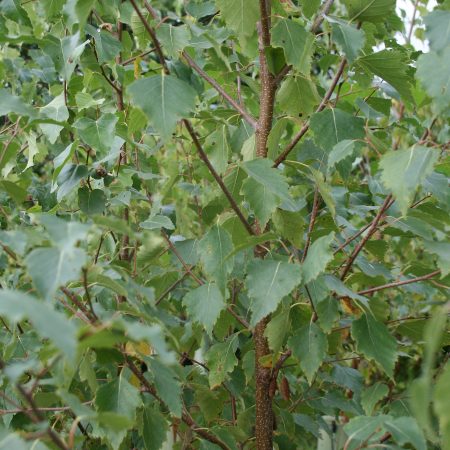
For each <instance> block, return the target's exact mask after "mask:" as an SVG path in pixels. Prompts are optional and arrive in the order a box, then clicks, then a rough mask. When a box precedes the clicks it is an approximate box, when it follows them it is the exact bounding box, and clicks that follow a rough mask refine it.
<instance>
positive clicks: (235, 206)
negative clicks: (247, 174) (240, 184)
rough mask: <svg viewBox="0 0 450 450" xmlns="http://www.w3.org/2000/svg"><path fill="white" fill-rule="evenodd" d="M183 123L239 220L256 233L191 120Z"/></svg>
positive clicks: (248, 229) (250, 231)
mask: <svg viewBox="0 0 450 450" xmlns="http://www.w3.org/2000/svg"><path fill="white" fill-rule="evenodd" d="M183 124H184V126H185V127H186V129H187V131H188V133H189V135H190V136H191V138H192V141H193V143H194V146H195V148H196V149H197V152H198V154H199V156H200V158H201V159H202V161H203V162H204V163H205V165H206V167H208V170H209V171H210V173H211V175H212V176H213V177H214V179H215V180H216V182H217V184H218V185H219V186H220V188H221V189H222V192H223V193H224V194H225V197H226V198H227V199H228V202H229V203H230V206H231V208H232V209H233V210H234V212H235V213H236V215H237V216H238V218H239V220H240V221H241V222H242V225H244V227H245V229H246V230H247V231H248V233H249V234H251V235H253V234H255V231H254V230H253V228H252V226H251V225H250V223H249V222H248V221H247V219H246V218H245V216H244V214H243V213H242V211H241V210H240V208H239V206H238V204H237V203H236V201H235V200H234V198H233V196H232V195H231V192H230V191H229V190H228V188H227V187H226V186H225V183H224V182H223V180H222V178H221V176H220V175H219V174H218V173H217V171H216V169H214V167H213V165H212V164H211V162H210V160H209V159H208V156H207V155H206V153H205V151H204V150H203V147H202V145H201V144H200V141H199V140H198V137H197V134H196V133H195V131H194V128H193V127H192V124H191V122H189V121H188V120H187V119H183Z"/></svg>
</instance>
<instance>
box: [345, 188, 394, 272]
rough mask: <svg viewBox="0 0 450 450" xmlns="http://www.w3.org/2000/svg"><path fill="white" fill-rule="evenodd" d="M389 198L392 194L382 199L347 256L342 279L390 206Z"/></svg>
mask: <svg viewBox="0 0 450 450" xmlns="http://www.w3.org/2000/svg"><path fill="white" fill-rule="evenodd" d="M391 200H392V195H388V196H387V197H386V199H385V200H384V203H383V204H382V205H381V208H380V209H379V211H378V213H377V215H376V216H375V219H374V220H373V221H372V223H371V224H370V227H369V229H368V231H367V234H366V235H365V236H364V237H363V238H362V239H361V241H360V242H359V244H358V245H357V246H356V247H355V249H354V250H353V252H352V254H351V255H350V257H349V258H348V260H347V263H346V265H345V267H344V270H343V271H342V274H341V280H343V279H344V278H345V276H346V275H347V273H348V271H349V270H350V269H351V267H352V265H353V263H354V261H355V259H356V257H357V256H358V255H359V252H360V251H361V250H362V249H363V247H364V246H365V245H366V242H367V241H368V240H369V239H370V237H371V236H372V234H373V233H374V232H375V230H376V229H377V226H378V223H379V222H380V220H381V218H382V217H383V214H384V213H385V212H386V210H387V209H388V208H389V207H390V206H391Z"/></svg>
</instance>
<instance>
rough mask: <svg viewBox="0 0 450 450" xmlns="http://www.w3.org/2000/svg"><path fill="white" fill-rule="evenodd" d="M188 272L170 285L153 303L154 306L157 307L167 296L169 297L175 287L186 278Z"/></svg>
mask: <svg viewBox="0 0 450 450" xmlns="http://www.w3.org/2000/svg"><path fill="white" fill-rule="evenodd" d="M188 275H189V274H188V272H184V274H183V276H182V277H181V278H179V279H178V280H177V281H175V283H172V284H171V285H170V286H169V287H168V288H167V289H166V290H165V291H164V292H163V293H162V294H161V295H160V296H159V297H158V299H157V300H156V301H155V306H158V305H159V304H160V303H161V302H162V301H163V300H164V299H165V298H166V296H167V295H169V294H170V293H171V292H172V291H173V290H174V289H176V287H177V286H178V285H179V284H180V283H181V282H182V281H183V280H184V279H185V278H186V277H187V276H188Z"/></svg>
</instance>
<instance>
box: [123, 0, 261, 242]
mask: <svg viewBox="0 0 450 450" xmlns="http://www.w3.org/2000/svg"><path fill="white" fill-rule="evenodd" d="M130 2H131V4H132V5H133V8H134V10H135V11H136V13H137V14H138V16H139V18H140V20H141V22H142V23H143V25H144V27H145V29H146V30H147V32H148V34H149V35H150V38H151V39H152V42H153V45H154V47H155V51H156V53H157V54H158V57H159V58H160V60H161V64H162V66H163V69H164V72H165V73H166V74H167V75H169V74H170V70H169V67H168V66H167V63H166V60H165V58H164V54H163V52H162V48H161V44H160V43H159V41H158V38H157V37H156V33H155V31H154V30H153V28H152V27H151V26H150V25H149V23H148V22H147V20H146V19H145V17H144V16H143V15H142V12H141V11H140V9H139V8H138V6H137V4H136V1H135V0H130ZM146 7H147V5H146ZM148 7H150V8H151V6H150V5H148ZM182 123H183V125H184V126H185V127H186V129H187V131H188V133H189V135H190V136H191V138H192V141H193V143H194V146H195V148H196V149H197V151H198V153H199V155H200V158H201V159H202V160H203V162H204V163H205V164H206V166H207V167H208V169H209V171H210V172H211V175H212V176H213V177H214V179H215V180H216V182H217V184H218V185H219V186H220V188H221V189H222V191H223V193H224V194H225V196H226V197H227V199H228V201H229V202H230V205H231V207H232V209H233V210H234V212H235V213H236V215H237V216H238V217H239V220H240V221H241V222H242V224H243V225H244V227H245V229H246V230H247V231H248V233H249V234H251V235H253V234H255V232H254V231H253V228H252V227H251V225H250V224H249V222H248V221H247V219H246V218H245V217H244V214H242V212H241V210H240V209H239V206H238V204H237V203H236V201H235V200H234V198H233V196H232V195H231V193H230V191H229V190H228V188H227V187H226V186H225V183H224V182H223V180H222V178H221V176H220V175H219V174H218V173H217V172H216V170H215V169H214V167H213V165H212V164H211V162H210V161H209V159H208V156H207V155H206V153H205V151H204V150H203V148H202V145H201V144H200V141H199V140H198V137H197V135H196V133H195V131H194V128H193V127H192V124H191V122H190V121H189V120H187V119H183V120H182Z"/></svg>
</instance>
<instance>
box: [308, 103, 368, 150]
mask: <svg viewBox="0 0 450 450" xmlns="http://www.w3.org/2000/svg"><path fill="white" fill-rule="evenodd" d="M311 130H312V131H313V133H314V141H315V142H316V144H317V145H318V146H319V147H321V148H323V149H324V150H329V149H331V148H333V147H334V146H335V145H336V144H338V143H339V142H341V141H344V140H346V139H363V138H364V136H365V131H364V120H363V119H361V118H360V117H355V116H353V115H352V114H349V113H348V112H345V111H343V110H342V109H337V108H334V109H325V110H324V111H322V112H320V113H316V114H313V116H312V117H311Z"/></svg>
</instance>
